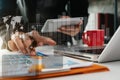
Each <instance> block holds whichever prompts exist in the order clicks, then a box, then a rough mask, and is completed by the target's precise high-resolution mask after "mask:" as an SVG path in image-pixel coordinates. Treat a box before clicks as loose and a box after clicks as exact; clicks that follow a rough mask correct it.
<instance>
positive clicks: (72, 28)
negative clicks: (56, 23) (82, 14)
mask: <svg viewBox="0 0 120 80" xmlns="http://www.w3.org/2000/svg"><path fill="white" fill-rule="evenodd" d="M82 24H83V22H82V21H80V23H79V24H77V25H69V26H68V25H67V26H61V27H60V28H59V29H58V32H61V33H64V34H67V35H70V36H75V35H77V34H78V33H79V32H80V30H81V25H82Z"/></svg>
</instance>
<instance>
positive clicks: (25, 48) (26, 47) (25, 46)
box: [8, 31, 56, 55]
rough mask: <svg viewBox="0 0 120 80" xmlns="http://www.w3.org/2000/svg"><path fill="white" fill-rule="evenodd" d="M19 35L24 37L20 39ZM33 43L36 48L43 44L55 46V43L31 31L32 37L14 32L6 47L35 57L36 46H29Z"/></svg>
mask: <svg viewBox="0 0 120 80" xmlns="http://www.w3.org/2000/svg"><path fill="white" fill-rule="evenodd" d="M20 35H24V36H23V37H24V38H21V37H20ZM31 37H32V38H31ZM33 42H35V43H36V46H42V45H44V44H48V45H56V42H55V41H54V40H52V39H51V38H48V37H43V36H40V35H39V33H38V32H37V31H32V36H31V35H30V34H28V33H21V32H15V34H13V35H12V37H11V40H10V41H8V47H9V49H10V50H12V51H21V52H22V53H24V54H28V55H36V53H35V47H36V46H31V44H32V43H33ZM31 47H32V48H31Z"/></svg>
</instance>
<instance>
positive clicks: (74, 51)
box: [54, 27, 120, 62]
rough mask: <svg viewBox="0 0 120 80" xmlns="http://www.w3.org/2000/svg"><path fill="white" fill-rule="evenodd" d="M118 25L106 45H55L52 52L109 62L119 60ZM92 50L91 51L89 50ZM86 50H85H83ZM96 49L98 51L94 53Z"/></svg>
mask: <svg viewBox="0 0 120 80" xmlns="http://www.w3.org/2000/svg"><path fill="white" fill-rule="evenodd" d="M119 35H120V27H118V29H117V30H116V32H115V33H114V35H113V36H112V38H111V39H110V41H109V42H108V44H107V45H105V46H101V47H81V46H78V47H75V46H73V47H65V46H56V47H55V48H54V52H55V53H56V54H59V55H65V56H69V57H73V58H78V59H84V60H90V61H95V62H109V61H117V60H120V45H119V43H120V36H119ZM91 50H92V52H91ZM85 51H86V52H85ZM95 51H97V52H98V53H96V52H95Z"/></svg>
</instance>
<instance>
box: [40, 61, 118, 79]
mask: <svg viewBox="0 0 120 80" xmlns="http://www.w3.org/2000/svg"><path fill="white" fill-rule="evenodd" d="M101 64H102V65H104V66H107V67H108V68H109V69H110V71H107V72H97V73H88V74H77V75H70V76H63V77H54V78H46V79H40V80H71V79H72V80H117V79H119V78H120V75H119V74H120V61H116V62H109V63H101ZM38 80H39V79H38Z"/></svg>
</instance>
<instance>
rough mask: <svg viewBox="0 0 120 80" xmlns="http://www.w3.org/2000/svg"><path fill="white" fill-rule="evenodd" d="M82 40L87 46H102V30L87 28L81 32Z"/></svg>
mask: <svg viewBox="0 0 120 80" xmlns="http://www.w3.org/2000/svg"><path fill="white" fill-rule="evenodd" d="M82 40H83V42H84V44H87V45H88V46H103V45H104V30H89V31H87V32H85V33H83V35H82Z"/></svg>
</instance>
